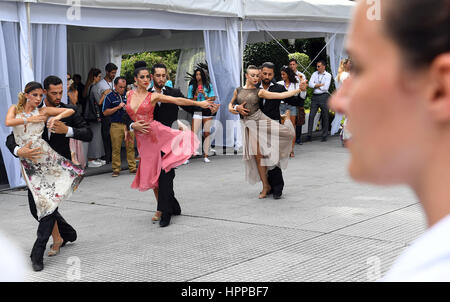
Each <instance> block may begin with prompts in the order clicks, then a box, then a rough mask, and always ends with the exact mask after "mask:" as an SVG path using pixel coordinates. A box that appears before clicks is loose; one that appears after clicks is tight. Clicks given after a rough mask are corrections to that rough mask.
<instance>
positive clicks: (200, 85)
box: [187, 68, 216, 163]
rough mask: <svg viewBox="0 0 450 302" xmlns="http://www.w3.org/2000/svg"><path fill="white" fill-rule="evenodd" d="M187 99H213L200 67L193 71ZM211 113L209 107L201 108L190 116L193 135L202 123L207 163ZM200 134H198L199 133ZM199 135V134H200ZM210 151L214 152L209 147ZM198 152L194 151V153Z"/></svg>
mask: <svg viewBox="0 0 450 302" xmlns="http://www.w3.org/2000/svg"><path fill="white" fill-rule="evenodd" d="M187 97H188V99H191V100H194V101H199V102H201V101H215V100H216V96H215V94H214V90H213V87H212V85H211V83H210V82H209V79H208V77H207V76H206V73H205V71H204V70H203V69H202V68H197V69H196V70H195V71H194V78H193V79H192V81H191V83H190V85H189V88H188V96H187ZM212 118H213V117H212V113H211V110H210V109H206V110H203V111H201V112H195V113H194V115H193V116H192V131H193V132H194V134H195V135H197V133H198V132H199V130H200V128H201V126H202V125H203V133H204V135H205V140H204V142H203V151H204V158H203V161H204V162H205V163H209V162H210V160H209V158H208V155H209V151H210V150H209V149H210V144H211V141H210V134H211V123H212ZM199 136H200V135H199ZM200 137H201V136H200ZM211 151H213V152H215V151H214V150H212V149H211ZM199 154H200V153H198V152H196V155H199Z"/></svg>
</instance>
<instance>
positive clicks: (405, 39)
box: [383, 0, 450, 67]
mask: <svg viewBox="0 0 450 302" xmlns="http://www.w3.org/2000/svg"><path fill="white" fill-rule="evenodd" d="M389 2H392V3H389V4H387V3H386V4H385V7H386V9H385V12H384V17H383V19H384V20H385V22H384V31H385V32H386V33H387V35H388V36H389V37H390V38H391V39H392V40H393V41H395V43H396V44H397V45H398V46H399V47H400V49H401V50H402V53H403V54H404V58H405V63H406V64H409V65H411V66H412V67H423V66H428V65H430V64H431V63H432V62H433V60H434V59H435V58H436V57H437V56H438V55H440V54H443V53H445V52H450V33H449V29H450V0H428V1H423V0H397V1H389Z"/></svg>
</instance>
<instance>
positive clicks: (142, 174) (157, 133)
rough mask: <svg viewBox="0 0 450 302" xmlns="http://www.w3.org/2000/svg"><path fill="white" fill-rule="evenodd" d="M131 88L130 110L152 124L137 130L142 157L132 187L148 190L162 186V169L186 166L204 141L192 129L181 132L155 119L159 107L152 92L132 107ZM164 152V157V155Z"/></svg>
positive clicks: (134, 115)
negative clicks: (153, 102)
mask: <svg viewBox="0 0 450 302" xmlns="http://www.w3.org/2000/svg"><path fill="white" fill-rule="evenodd" d="M133 94H134V91H131V92H130V94H129V96H128V100H127V106H126V110H127V113H128V115H129V116H130V118H131V119H132V120H133V121H137V120H144V121H145V122H147V123H149V124H150V127H149V132H148V133H142V132H139V131H136V132H135V136H136V142H137V148H138V151H139V155H140V157H141V160H140V162H139V167H138V169H137V172H136V177H135V178H134V181H133V183H132V184H131V187H132V188H134V189H138V190H139V191H146V190H149V189H154V188H157V187H158V179H159V174H160V173H161V169H164V171H166V172H169V171H170V170H171V169H173V168H176V167H178V166H180V165H182V164H183V163H184V162H185V161H186V160H188V159H189V158H190V157H191V156H192V155H193V154H194V153H195V150H197V148H198V146H199V145H200V142H199V140H198V138H197V137H196V136H195V135H194V133H193V132H192V131H180V130H175V129H172V128H170V127H167V126H164V125H163V124H161V123H160V122H158V121H155V120H154V119H153V111H154V109H155V106H153V105H152V104H151V99H152V94H151V93H150V92H149V93H148V94H147V96H146V98H145V99H144V101H143V102H142V103H141V105H139V107H138V109H137V110H136V112H134V111H133V110H132V109H131V99H132V97H133ZM161 152H164V156H163V157H161Z"/></svg>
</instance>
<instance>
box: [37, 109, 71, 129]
mask: <svg viewBox="0 0 450 302" xmlns="http://www.w3.org/2000/svg"><path fill="white" fill-rule="evenodd" d="M39 113H40V114H45V115H47V116H53V118H52V119H51V120H50V121H49V122H48V125H47V127H48V128H49V129H51V128H53V125H54V123H55V122H56V121H60V120H62V119H63V118H66V117H69V116H71V115H72V114H74V113H75V110H73V109H72V108H55V107H44V108H41V110H39Z"/></svg>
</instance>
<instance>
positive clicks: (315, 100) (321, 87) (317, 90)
mask: <svg viewBox="0 0 450 302" xmlns="http://www.w3.org/2000/svg"><path fill="white" fill-rule="evenodd" d="M326 67H327V64H326V63H325V61H324V60H320V61H319V62H317V71H316V72H314V73H313V74H312V76H311V80H310V81H309V87H311V88H314V93H313V96H312V98H311V113H310V114H309V119H308V139H307V140H308V141H312V132H313V125H314V118H315V116H316V113H317V111H318V109H319V108H320V110H321V114H322V119H323V124H322V142H326V141H327V137H328V128H329V110H328V98H329V97H330V93H329V92H328V90H329V89H330V85H331V74H330V73H328V72H327V71H326V70H325V68H326Z"/></svg>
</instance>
